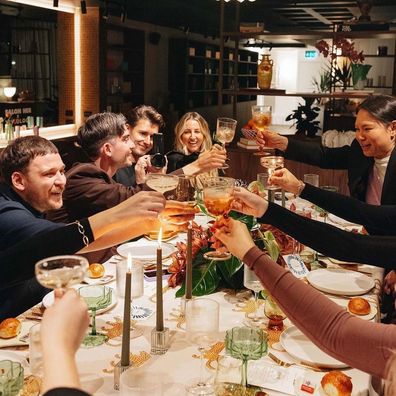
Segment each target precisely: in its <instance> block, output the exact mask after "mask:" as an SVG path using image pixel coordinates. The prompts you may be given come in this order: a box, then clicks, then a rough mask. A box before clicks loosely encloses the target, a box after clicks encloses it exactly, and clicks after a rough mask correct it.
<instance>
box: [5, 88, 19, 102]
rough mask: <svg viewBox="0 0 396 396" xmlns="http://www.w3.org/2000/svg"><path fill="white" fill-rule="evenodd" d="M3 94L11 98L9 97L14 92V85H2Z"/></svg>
mask: <svg viewBox="0 0 396 396" xmlns="http://www.w3.org/2000/svg"><path fill="white" fill-rule="evenodd" d="M3 91H4V96H6V97H7V98H8V100H11V98H12V97H13V96H14V95H15V94H16V87H4V88H3Z"/></svg>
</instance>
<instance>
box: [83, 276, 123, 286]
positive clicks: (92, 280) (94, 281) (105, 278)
mask: <svg viewBox="0 0 396 396" xmlns="http://www.w3.org/2000/svg"><path fill="white" fill-rule="evenodd" d="M115 279H116V278H115V276H114V275H111V274H108V275H106V274H105V275H103V276H102V277H100V278H89V277H88V276H86V277H85V278H84V283H87V284H88V285H105V284H106V283H109V282H112V281H115Z"/></svg>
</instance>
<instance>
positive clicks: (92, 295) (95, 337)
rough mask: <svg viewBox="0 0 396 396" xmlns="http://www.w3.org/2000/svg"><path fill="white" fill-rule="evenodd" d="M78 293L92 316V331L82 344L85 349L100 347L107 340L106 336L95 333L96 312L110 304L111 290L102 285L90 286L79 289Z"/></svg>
mask: <svg viewBox="0 0 396 396" xmlns="http://www.w3.org/2000/svg"><path fill="white" fill-rule="evenodd" d="M78 293H79V294H80V296H81V297H82V298H83V299H84V300H85V302H86V303H87V305H88V311H91V314H92V330H91V332H90V333H89V334H88V335H86V336H85V338H84V340H83V342H82V343H83V345H84V346H86V347H94V346H98V345H102V344H103V343H104V342H105V341H106V340H107V336H106V335H104V334H101V333H98V332H97V331H96V312H97V311H98V310H99V309H105V308H107V307H108V306H109V305H110V304H111V301H112V289H111V288H110V287H107V286H103V285H91V286H83V287H80V288H79V289H78Z"/></svg>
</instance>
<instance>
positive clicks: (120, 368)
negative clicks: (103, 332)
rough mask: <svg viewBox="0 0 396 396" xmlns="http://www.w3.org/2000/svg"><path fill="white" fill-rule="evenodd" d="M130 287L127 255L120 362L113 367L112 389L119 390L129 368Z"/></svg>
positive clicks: (129, 262) (130, 268) (130, 280)
mask: <svg viewBox="0 0 396 396" xmlns="http://www.w3.org/2000/svg"><path fill="white" fill-rule="evenodd" d="M131 285H132V257H131V254H130V253H128V258H127V272H126V274H125V298H124V318H123V325H122V347H121V360H120V361H119V362H118V363H117V364H116V365H115V366H114V389H115V390H119V389H120V377H121V374H122V373H123V372H124V371H125V370H128V368H129V367H131V362H130V358H129V354H130V341H131V337H130V331H131Z"/></svg>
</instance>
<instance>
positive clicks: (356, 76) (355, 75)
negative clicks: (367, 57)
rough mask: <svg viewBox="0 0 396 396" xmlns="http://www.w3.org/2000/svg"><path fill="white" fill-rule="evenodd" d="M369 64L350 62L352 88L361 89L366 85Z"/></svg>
mask: <svg viewBox="0 0 396 396" xmlns="http://www.w3.org/2000/svg"><path fill="white" fill-rule="evenodd" d="M370 69H371V65H362V64H361V63H352V83H353V88H355V89H363V88H364V87H365V85H366V79H367V73H368V72H369V70H370Z"/></svg>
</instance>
